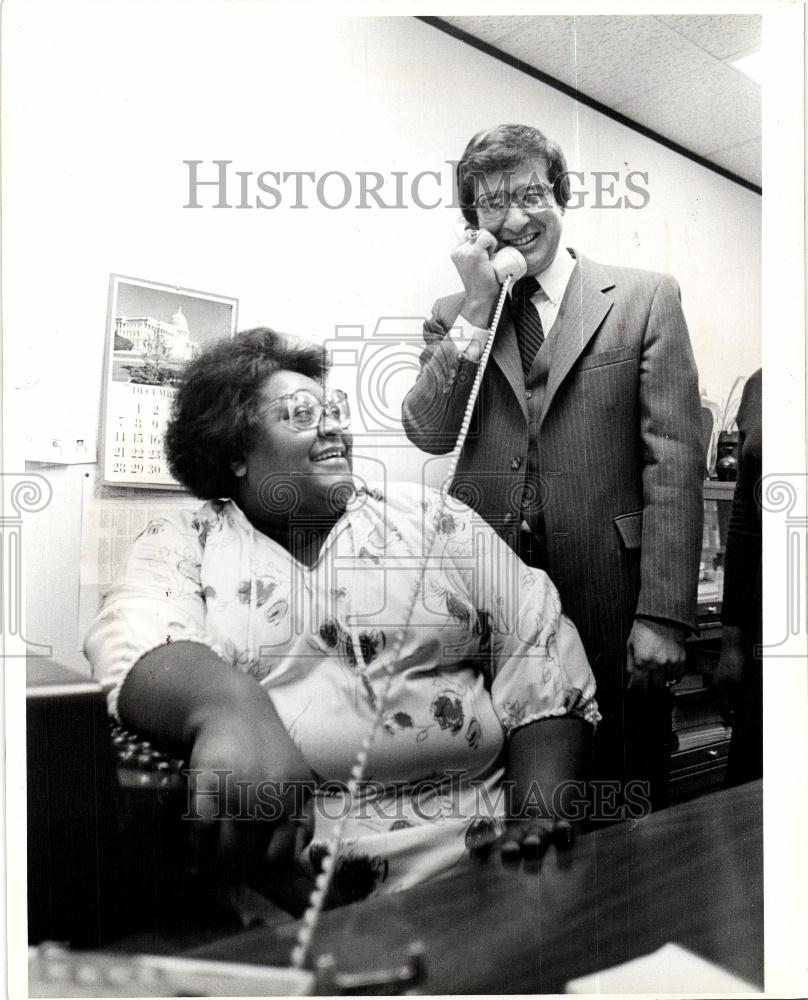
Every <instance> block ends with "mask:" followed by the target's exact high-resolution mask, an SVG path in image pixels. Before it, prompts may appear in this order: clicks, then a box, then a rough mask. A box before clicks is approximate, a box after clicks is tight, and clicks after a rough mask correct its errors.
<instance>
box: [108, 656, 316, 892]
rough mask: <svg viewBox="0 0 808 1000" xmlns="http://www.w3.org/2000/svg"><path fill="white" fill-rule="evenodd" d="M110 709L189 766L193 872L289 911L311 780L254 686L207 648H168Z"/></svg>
mask: <svg viewBox="0 0 808 1000" xmlns="http://www.w3.org/2000/svg"><path fill="white" fill-rule="evenodd" d="M118 710H119V713H120V716H121V720H122V721H123V722H124V724H125V725H127V726H128V727H129V728H131V729H133V730H135V731H136V732H138V733H142V734H143V735H144V736H147V737H148V738H149V739H151V740H152V741H153V742H154V743H155V744H156V745H157V746H165V747H171V748H176V750H177V751H178V752H179V753H180V754H182V755H185V756H186V758H187V759H188V761H189V764H190V767H189V783H188V808H187V810H186V818H187V820H188V822H189V824H190V825H191V828H190V840H191V846H192V851H193V856H194V860H195V865H196V867H197V869H199V871H200V874H202V875H203V876H205V877H207V878H208V879H210V880H211V881H212V882H214V883H217V882H218V883H220V884H221V883H226V882H244V883H246V884H248V885H252V886H254V887H255V888H259V889H261V891H263V892H265V893H266V894H267V895H269V896H270V897H271V898H273V899H275V900H276V901H277V902H278V903H279V904H280V905H282V906H284V907H285V908H287V909H294V908H295V907H294V906H292V905H291V904H290V902H289V901H287V900H285V898H284V894H283V892H282V891H281V889H282V887H283V885H284V884H285V883H287V882H290V881H291V880H292V861H293V858H294V855H295V851H296V850H297V849H298V848H299V847H302V846H303V845H304V844H305V843H306V842H307V841H308V839H310V837H311V831H312V829H313V824H312V822H311V816H310V812H309V810H307V808H306V801H307V797H308V795H309V794H310V791H311V787H312V783H313V775H312V772H311V770H310V769H309V767H308V765H307V764H306V762H305V760H304V759H303V757H302V755H301V753H300V751H299V750H298V748H297V747H296V745H295V744H294V742H293V741H292V739H291V737H290V736H289V734H288V732H287V731H286V728H285V726H284V725H283V722H282V721H281V719H280V718H279V716H278V714H277V712H276V711H275V708H274V706H273V704H272V701H271V700H270V698H269V696H268V694H267V692H266V691H265V690H264V689H263V688H262V687H261V685H260V684H258V682H257V681H256V680H255V679H254V678H252V677H250V676H249V675H247V674H243V673H241V672H240V671H237V670H235V669H233V667H231V666H229V665H228V664H226V663H224V662H223V661H222V660H221V659H219V657H218V656H216V654H215V653H214V652H213V651H212V650H211V649H209V648H208V647H207V646H204V645H202V644H200V643H195V642H174V643H170V644H167V645H165V646H162V647H159V648H158V649H154V650H152V651H151V652H150V653H147V654H146V655H145V656H143V657H142V658H141V659H140V660H138V662H137V663H136V664H135V665H134V667H133V668H132V669H131V671H130V672H129V674H128V675H127V677H126V680H125V681H124V684H123V686H122V688H121V692H120V697H119V700H118Z"/></svg>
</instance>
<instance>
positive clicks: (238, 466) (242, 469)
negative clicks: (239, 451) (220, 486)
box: [230, 458, 247, 479]
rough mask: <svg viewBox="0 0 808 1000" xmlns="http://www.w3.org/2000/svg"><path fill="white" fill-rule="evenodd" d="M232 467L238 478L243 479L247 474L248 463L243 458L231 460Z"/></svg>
mask: <svg viewBox="0 0 808 1000" xmlns="http://www.w3.org/2000/svg"><path fill="white" fill-rule="evenodd" d="M230 468H231V470H232V472H233V475H234V476H236V478H237V479H243V478H244V476H246V475H247V463H246V461H245V460H244V459H243V458H237V459H236V460H235V461H234V462H231V463H230Z"/></svg>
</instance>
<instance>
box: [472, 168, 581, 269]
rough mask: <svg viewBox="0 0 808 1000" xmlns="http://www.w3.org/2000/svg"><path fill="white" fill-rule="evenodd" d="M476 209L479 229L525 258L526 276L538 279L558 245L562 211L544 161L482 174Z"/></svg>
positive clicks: (550, 261)
mask: <svg viewBox="0 0 808 1000" xmlns="http://www.w3.org/2000/svg"><path fill="white" fill-rule="evenodd" d="M476 209H477V219H478V222H479V225H480V228H481V229H487V230H488V231H489V232H490V233H491V234H492V235H493V236H496V237H497V239H498V240H499V242H500V244H501V245H502V246H512V247H515V248H516V249H517V250H518V251H519V253H521V254H522V256H523V257H524V258H525V262H526V263H527V273H528V274H532V275H539V274H541V273H542V271H545V270H546V269H547V268H548V267H549V266H550V264H552V262H553V260H554V258H555V255H556V253H557V252H558V247H559V245H560V243H561V230H562V226H561V217H562V215H563V214H564V209H563V208H562V207H561V206H560V205H558V204H557V203H556V200H555V196H554V195H553V185H552V184H551V183H550V181H549V179H548V177H547V162H546V161H545V160H543V159H541V158H540V159H535V160H526V161H525V162H524V163H521V164H520V165H519V166H518V167H517V168H516V169H515V170H511V171H507V172H503V173H490V174H485V175H484V176H483V177H482V178H481V180H480V184H479V189H478V192H477V201H476Z"/></svg>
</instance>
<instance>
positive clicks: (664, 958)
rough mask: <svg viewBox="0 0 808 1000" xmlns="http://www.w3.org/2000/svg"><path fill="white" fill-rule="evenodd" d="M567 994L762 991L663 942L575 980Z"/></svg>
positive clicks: (675, 945) (702, 994)
mask: <svg viewBox="0 0 808 1000" xmlns="http://www.w3.org/2000/svg"><path fill="white" fill-rule="evenodd" d="M566 992H567V993H650V994H653V995H656V996H659V995H660V994H665V993H676V994H678V993H685V994H687V993H695V994H697V995H698V996H700V997H704V996H707V994H709V993H728V994H729V995H730V996H733V997H735V996H738V994H739V993H759V992H760V990H759V989H758V987H757V986H753V985H752V984H751V983H747V982H746V981H745V980H743V979H739V978H738V977H737V976H734V975H733V974H732V973H731V972H727V971H726V970H725V969H722V968H721V966H719V965H713V963H712V962H708V961H707V960H706V959H704V958H700V957H699V956H698V955H694V954H693V952H692V951H688V950H687V949H686V948H680V947H679V945H678V944H666V945H663V947H662V948H660V949H659V950H658V951H654V952H652V953H651V954H650V955H643V957H642V958H635V959H632V961H630V962H624V963H623V964H622V965H615V966H613V967H612V968H611V969H604V970H603V971H602V972H594V973H592V975H590V976H581V978H580V979H571V980H570V981H569V982H568V983H567V986H566Z"/></svg>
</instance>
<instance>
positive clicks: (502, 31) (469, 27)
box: [442, 15, 574, 65]
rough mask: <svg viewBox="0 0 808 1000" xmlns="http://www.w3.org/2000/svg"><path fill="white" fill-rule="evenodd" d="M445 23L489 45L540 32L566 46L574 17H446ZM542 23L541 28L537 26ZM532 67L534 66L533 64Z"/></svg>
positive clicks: (570, 34)
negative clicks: (516, 36)
mask: <svg viewBox="0 0 808 1000" xmlns="http://www.w3.org/2000/svg"><path fill="white" fill-rule="evenodd" d="M442 20H443V21H447V22H448V23H449V24H453V25H455V27H457V28H460V29H462V30H463V31H467V32H468V33H469V34H470V35H474V37H475V38H479V39H481V40H482V41H484V42H488V44H489V45H497V46H498V45H499V42H500V41H501V40H502V39H503V38H506V37H509V36H511V35H518V34H521V33H523V32H528V33H530V34H531V35H535V33H536V32H537V30H540V31H541V33H542V34H543V35H545V36H546V37H547V39H548V40H549V39H551V38H552V39H554V40H555V41H557V42H558V43H559V44H561V45H562V46H564V47H566V46H565V38H566V36H567V34H569V36H570V38H571V37H572V22H573V20H574V19H573V18H572V17H549V16H545V17H536V16H532V17H523V16H516V15H511V16H508V15H500V16H491V17H444V18H442ZM537 22H540V26H539V25H537ZM531 65H534V64H533V63H532V62H531Z"/></svg>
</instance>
